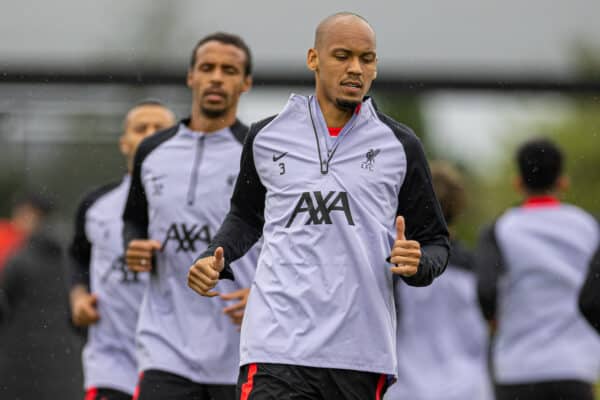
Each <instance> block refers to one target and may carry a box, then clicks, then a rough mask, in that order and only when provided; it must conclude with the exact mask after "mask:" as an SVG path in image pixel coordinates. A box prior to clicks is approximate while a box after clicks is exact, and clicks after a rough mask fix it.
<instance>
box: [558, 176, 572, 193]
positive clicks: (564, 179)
mask: <svg viewBox="0 0 600 400" xmlns="http://www.w3.org/2000/svg"><path fill="white" fill-rule="evenodd" d="M570 187H571V179H569V177H568V176H566V175H561V176H559V177H558V179H557V180H556V189H557V190H558V191H559V192H566V191H567V190H569V188H570Z"/></svg>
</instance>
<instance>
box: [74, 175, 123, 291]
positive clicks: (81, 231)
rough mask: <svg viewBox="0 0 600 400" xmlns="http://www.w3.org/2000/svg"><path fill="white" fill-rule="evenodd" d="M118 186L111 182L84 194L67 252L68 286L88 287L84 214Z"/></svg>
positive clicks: (89, 249) (88, 251) (88, 247)
mask: <svg viewBox="0 0 600 400" xmlns="http://www.w3.org/2000/svg"><path fill="white" fill-rule="evenodd" d="M118 185H119V183H118V182H112V183H109V184H106V185H104V186H101V187H99V188H98V189H95V190H93V191H91V192H89V193H88V194H86V195H85V196H84V197H83V199H82V200H81V202H80V203H79V206H78V207H77V212H76V213H75V224H74V229H73V238H72V239H71V243H70V245H69V248H68V251H67V253H68V254H67V256H68V257H67V263H68V266H69V268H68V269H67V270H68V271H69V274H70V278H71V279H70V282H69V283H70V286H71V287H74V286H76V285H84V286H86V287H88V288H89V286H90V260H91V254H92V244H91V242H90V240H89V238H88V236H87V233H86V229H85V224H86V214H87V212H88V210H89V209H90V207H92V205H93V204H94V203H95V202H96V201H97V200H98V199H99V198H100V197H102V196H103V195H104V194H106V193H107V192H109V191H111V190H112V189H114V188H115V187H117V186H118Z"/></svg>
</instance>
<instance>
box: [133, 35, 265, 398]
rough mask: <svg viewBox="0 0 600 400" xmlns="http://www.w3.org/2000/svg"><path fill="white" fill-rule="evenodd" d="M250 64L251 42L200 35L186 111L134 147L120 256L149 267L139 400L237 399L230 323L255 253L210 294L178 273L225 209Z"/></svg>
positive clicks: (235, 336) (236, 317) (235, 338)
mask: <svg viewBox="0 0 600 400" xmlns="http://www.w3.org/2000/svg"><path fill="white" fill-rule="evenodd" d="M251 72H252V59H251V56H250V50H249V49H248V47H247V45H246V44H245V43H244V41H243V40H242V39H241V38H239V37H238V36H235V35H231V34H227V33H216V34H212V35H209V36H207V37H205V38H204V39H202V40H200V42H199V43H198V44H197V45H196V47H195V48H194V50H193V52H192V57H191V62H190V66H189V71H188V75H187V84H188V87H189V88H190V89H191V91H192V107H191V118H189V119H185V120H183V121H181V122H180V123H178V124H177V125H175V126H173V127H172V128H170V129H168V130H166V131H163V132H161V133H159V134H157V135H155V136H153V137H152V138H149V139H148V140H146V141H144V142H143V143H142V144H141V146H140V149H139V151H138V153H137V154H136V158H135V163H134V164H135V165H134V170H133V178H132V184H131V190H130V193H129V198H128V200H127V206H126V209H125V213H124V216H123V218H124V222H125V236H126V240H127V242H128V243H129V247H128V249H127V264H128V265H129V267H130V268H131V269H132V270H134V271H138V272H140V271H152V274H151V278H150V285H149V287H148V290H147V292H146V295H145V297H144V302H143V304H142V308H141V311H140V321H139V324H138V332H137V343H138V348H139V352H138V355H139V359H140V368H141V371H143V375H142V378H141V383H140V392H139V398H140V399H141V400H149V399H190V398H193V399H198V400H203V399H214V400H217V399H218V400H221V399H224V400H227V399H234V398H235V382H236V379H237V373H238V364H239V332H238V329H239V324H240V323H241V318H242V313H243V307H244V306H245V303H246V299H247V296H248V290H249V289H248V286H249V285H250V282H251V278H252V276H253V274H254V270H255V267H256V256H257V254H258V253H257V252H252V253H251V254H249V256H248V257H247V258H246V259H245V260H243V261H241V262H242V263H244V264H246V265H243V267H244V268H243V269H244V270H245V271H246V277H245V279H244V276H240V279H239V280H238V281H237V282H235V283H233V282H226V283H224V284H222V285H220V287H219V290H220V291H221V292H223V293H224V294H222V297H221V298H220V299H219V300H218V301H211V300H210V299H204V298H200V297H198V296H197V295H196V294H195V293H194V292H193V291H192V290H190V289H189V288H188V287H187V286H186V275H187V269H188V268H187V266H189V265H190V264H191V263H192V262H193V260H194V258H195V257H197V256H198V254H199V253H200V252H201V251H203V250H204V249H205V248H206V246H207V245H208V243H209V242H210V240H211V238H212V237H213V236H214V234H215V233H216V231H217V228H218V227H219V225H220V224H221V222H222V221H223V219H224V218H225V215H226V214H227V209H228V203H229V198H230V197H231V193H232V191H233V185H234V183H235V179H236V177H237V175H238V171H239V159H240V154H241V152H242V141H243V139H244V137H245V135H246V132H247V127H246V126H244V125H243V124H242V123H240V122H239V121H238V120H237V119H236V114H237V106H238V101H239V99H240V96H241V95H242V93H244V92H246V91H248V90H249V89H250V87H251V84H252V77H251ZM130 239H135V240H133V241H131V242H129V240H130ZM153 255H154V257H153ZM225 293H227V294H225ZM232 301H233V302H234V303H232ZM232 322H233V323H232Z"/></svg>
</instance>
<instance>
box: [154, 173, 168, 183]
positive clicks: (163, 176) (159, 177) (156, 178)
mask: <svg viewBox="0 0 600 400" xmlns="http://www.w3.org/2000/svg"><path fill="white" fill-rule="evenodd" d="M166 177H167V175H158V176H153V177H151V178H150V180H151V181H152V182H156V181H158V180H160V179H163V178H166Z"/></svg>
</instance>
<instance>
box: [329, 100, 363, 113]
mask: <svg viewBox="0 0 600 400" xmlns="http://www.w3.org/2000/svg"><path fill="white" fill-rule="evenodd" d="M359 104H360V101H352V100H344V99H339V98H338V99H335V105H336V107H337V108H339V109H340V110H343V111H354V109H355V108H356V107H357V106H358V105H359Z"/></svg>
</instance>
